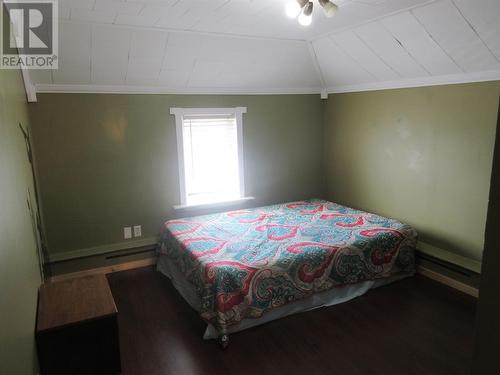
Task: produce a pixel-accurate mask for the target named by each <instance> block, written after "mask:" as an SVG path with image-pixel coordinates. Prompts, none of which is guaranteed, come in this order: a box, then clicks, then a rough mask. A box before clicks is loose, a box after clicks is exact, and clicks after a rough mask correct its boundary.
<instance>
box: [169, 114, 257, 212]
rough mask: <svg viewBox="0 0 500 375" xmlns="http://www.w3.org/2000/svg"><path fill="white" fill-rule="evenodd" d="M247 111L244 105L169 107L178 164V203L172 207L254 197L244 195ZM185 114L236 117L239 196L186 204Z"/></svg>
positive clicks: (190, 206)
mask: <svg viewBox="0 0 500 375" xmlns="http://www.w3.org/2000/svg"><path fill="white" fill-rule="evenodd" d="M244 113H247V108H246V107H233V108H170V114H171V115H174V116H175V133H176V137H177V160H178V165H179V190H180V205H176V206H174V209H176V210H178V209H186V208H193V209H194V208H211V207H214V208H215V207H220V206H224V205H230V204H234V203H237V202H242V201H247V200H250V199H254V198H253V197H245V173H244V165H243V114H244ZM186 115H234V116H235V118H236V137H237V142H238V169H239V179H240V198H239V199H232V200H229V201H224V202H211V203H206V204H196V205H188V204H187V196H186V176H185V174H184V170H185V166H184V142H183V138H182V121H183V117H184V116H186Z"/></svg>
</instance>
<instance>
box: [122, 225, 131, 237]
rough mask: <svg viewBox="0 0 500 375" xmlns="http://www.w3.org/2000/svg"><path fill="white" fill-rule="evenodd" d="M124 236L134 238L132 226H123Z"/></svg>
mask: <svg viewBox="0 0 500 375" xmlns="http://www.w3.org/2000/svg"><path fill="white" fill-rule="evenodd" d="M123 238H125V239H126V240H128V239H129V238H132V228H131V227H125V228H123Z"/></svg>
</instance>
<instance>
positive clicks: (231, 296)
mask: <svg viewBox="0 0 500 375" xmlns="http://www.w3.org/2000/svg"><path fill="white" fill-rule="evenodd" d="M416 241H417V233H416V232H415V231H414V230H413V229H412V228H411V227H410V226H408V225H406V224H403V223H400V222H398V221H396V220H393V219H388V218H385V217H382V216H378V215H375V214H370V213H367V212H363V211H358V210H354V209H351V208H348V207H345V206H341V205H339V204H336V203H332V202H328V201H324V200H317V199H314V200H307V201H300V202H290V203H285V204H279V205H272V206H265V207H259V208H254V209H246V210H238V211H230V212H224V213H219V214H213V215H204V216H197V217H191V218H186V219H176V220H170V221H167V222H166V223H165V224H164V226H163V228H162V233H161V237H160V242H159V245H158V252H159V254H160V260H161V259H165V260H167V262H166V263H165V262H160V263H159V268H160V269H161V268H163V272H164V273H166V274H167V275H168V276H169V277H171V278H172V279H173V283H174V285H175V286H176V288H177V289H178V290H180V291H181V294H182V295H183V296H184V298H186V299H187V300H188V302H189V303H190V304H191V306H193V307H194V308H195V309H196V310H197V311H198V312H199V314H200V316H201V318H202V319H204V320H205V321H206V322H207V323H208V324H209V328H210V327H211V330H212V331H213V332H212V336H216V335H222V334H227V333H231V332H234V331H235V330H239V329H241V328H242V327H243V328H244V327H245V326H249V325H252V324H251V323H248V322H251V321H252V320H255V321H259V322H262V321H264V320H265V319H266V317H272V316H273V315H276V314H273V311H274V312H276V311H281V312H283V311H285V312H286V307H287V306H289V307H291V306H292V307H293V309H292V310H293V311H292V313H293V312H296V311H295V310H300V309H311V308H314V307H316V305H318V306H319V305H325V304H328V302H332V301H333V300H335V298H334V297H335V294H338V293H340V290H342V291H343V292H342V293H346V296H343V297H344V299H345V300H347V299H349V297H350V296H351V295H353V296H355V295H359V294H360V293H361V294H362V293H364V291H366V290H368V289H369V288H372V287H374V286H377V285H382V284H384V283H386V282H387V281H390V280H391V281H392V280H395V279H399V278H401V277H405V276H408V275H412V274H413V273H414V270H415V262H414V249H415V246H416ZM160 264H163V266H161V267H160ZM168 268H169V269H170V271H169V270H168ZM172 269H175V271H174V272H172ZM345 286H349V287H350V288H341V287H345ZM181 289H182V290H181ZM346 290H347V291H349V290H351V292H352V293H351V294H349V293H348V292H345V291H346ZM336 292H337V293H336ZM315 296H323V297H324V296H328V297H324V298H323V297H321V298H316V299H317V301H316V303H312V302H311V301H312V300H314V297H315ZM297 306H299V307H297ZM278 315H283V314H282V313H279V314H278ZM285 315H287V314H285Z"/></svg>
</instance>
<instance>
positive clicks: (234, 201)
mask: <svg viewBox="0 0 500 375" xmlns="http://www.w3.org/2000/svg"><path fill="white" fill-rule="evenodd" d="M254 199H255V197H243V198H238V199H232V200H229V201H221V202H213V203H202V204H191V205H189V204H186V205H178V206H174V210H176V211H178V210H184V211H192V210H198V209H205V208H219V207H226V206H232V205H234V204H237V203H242V202H247V201H252V200H254Z"/></svg>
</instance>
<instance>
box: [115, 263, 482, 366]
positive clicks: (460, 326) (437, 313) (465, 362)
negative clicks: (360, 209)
mask: <svg viewBox="0 0 500 375" xmlns="http://www.w3.org/2000/svg"><path fill="white" fill-rule="evenodd" d="M108 279H109V284H110V287H111V291H112V293H113V296H114V299H115V302H116V304H117V306H118V311H119V316H118V321H119V329H120V345H121V352H122V368H123V374H124V375H143V374H144V375H146V374H147V375H160V374H161V375H168V374H176V375H182V374H196V375H198V374H259V375H263V374H280V373H287V374H289V375H291V374H307V375H313V374H333V373H340V374H348V375H350V374H353V375H357V374H376V375H378V374H385V375H387V374H397V375H399V374H415V375H419V374H426V375H427V374H454V375H456V374H467V373H468V372H469V366H470V361H471V356H472V344H473V322H474V314H475V302H476V300H475V298H472V297H470V296H467V295H465V294H463V293H460V292H458V291H456V290H453V289H451V288H448V287H445V286H443V285H440V284H438V283H436V282H434V281H432V280H430V279H427V278H425V277H422V276H416V277H414V278H410V279H406V280H403V281H400V282H397V283H394V284H391V285H388V286H385V287H382V288H379V289H376V290H372V291H370V292H368V293H367V294H366V295H364V296H362V297H360V298H357V299H354V300H352V301H350V302H347V303H344V304H341V305H336V306H332V307H328V308H321V309H317V310H313V311H309V312H306V313H301V314H296V315H292V316H289V317H286V318H283V319H280V320H277V321H274V322H271V323H268V324H265V325H263V326H259V327H255V328H252V329H249V330H246V331H243V332H240V333H237V334H234V335H232V336H231V344H230V346H229V348H228V349H227V350H225V351H223V350H221V349H219V347H218V346H217V345H216V343H215V341H213V340H212V341H204V340H203V339H202V335H203V332H204V329H205V325H204V323H203V322H202V321H201V319H200V318H199V317H198V315H197V313H196V312H195V311H194V310H192V309H191V307H190V306H189V305H188V304H187V302H185V301H184V300H183V299H182V297H181V296H180V295H179V294H178V293H177V291H176V290H175V289H174V287H173V286H172V284H171V283H170V281H169V280H168V279H167V278H166V277H165V276H163V275H161V274H160V273H158V272H156V271H155V270H154V269H153V268H151V267H147V268H140V269H136V270H129V271H124V272H117V273H113V274H110V275H108Z"/></svg>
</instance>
